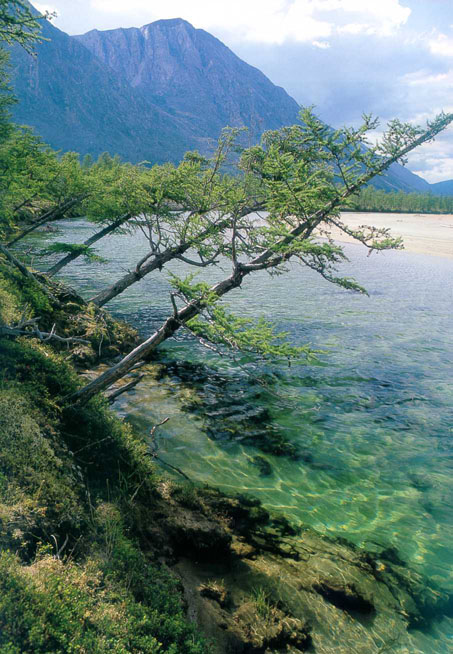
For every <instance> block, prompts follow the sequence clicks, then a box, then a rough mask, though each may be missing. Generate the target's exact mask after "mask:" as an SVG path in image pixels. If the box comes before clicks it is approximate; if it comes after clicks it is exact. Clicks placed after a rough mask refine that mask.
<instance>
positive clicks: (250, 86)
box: [11, 18, 453, 194]
mask: <svg viewBox="0 0 453 654" xmlns="http://www.w3.org/2000/svg"><path fill="white" fill-rule="evenodd" d="M43 36H44V37H45V38H46V39H48V40H47V41H44V42H42V43H41V44H39V45H38V46H37V47H36V52H37V54H36V57H32V56H30V55H28V54H27V53H26V52H24V51H23V50H22V49H20V48H18V47H14V48H13V49H12V51H11V61H12V66H13V71H14V72H13V75H12V77H13V85H14V89H15V93H16V95H17V97H18V99H19V103H18V104H17V105H16V107H15V108H14V111H13V114H14V120H15V121H16V122H18V123H20V124H26V125H31V126H33V127H35V128H36V131H37V132H38V133H39V134H40V135H41V136H42V137H43V139H44V140H45V141H46V142H48V143H49V144H50V145H51V146H52V147H54V148H56V149H61V150H63V151H68V150H75V151H77V152H80V153H81V154H87V153H89V154H91V155H93V156H94V157H97V156H98V155H99V154H100V153H101V152H104V151H109V152H111V153H112V154H119V155H121V157H122V158H123V159H124V160H127V161H131V162H134V163H135V162H138V161H144V160H146V161H149V162H151V163H162V162H165V161H173V162H177V161H179V160H180V159H181V158H182V156H183V154H184V152H186V151H187V150H193V149H198V150H200V151H202V152H204V153H206V152H209V151H210V149H212V147H213V144H214V143H215V142H216V140H217V138H218V136H219V133H220V131H221V129H222V127H224V126H226V125H229V126H247V127H248V128H249V132H248V137H247V138H248V139H249V142H250V143H253V142H256V141H257V140H258V138H259V135H260V134H261V133H262V132H263V131H265V130H267V129H278V128H279V127H282V126H283V125H290V124H293V123H295V122H296V121H297V116H298V112H299V105H298V104H297V102H296V101H295V100H294V99H293V98H291V97H290V96H289V95H288V94H287V93H286V91H284V89H282V88H281V87H279V86H275V85H274V84H273V83H272V82H271V81H270V80H269V79H268V78H267V77H266V76H265V75H264V74H263V73H261V72H260V71H259V70H258V69H257V68H254V67H253V66H250V65H248V64H247V63H245V62H244V61H242V60H241V59H240V58H239V57H237V56H236V55H235V54H234V53H233V52H232V51H231V50H230V49H229V48H227V47H226V46H225V45H224V44H223V43H221V41H219V40H218V39H216V38H215V37H214V36H212V35H211V34H208V33H207V32H205V31H204V30H200V29H195V28H194V27H192V25H190V23H188V22H187V21H185V20H182V19H180V18H177V19H171V20H159V21H156V22H154V23H151V24H149V25H145V26H144V27H141V28H129V29H121V28H120V29H114V30H108V31H104V32H100V31H98V30H92V31H91V32H88V33H87V34H83V35H80V36H69V35H68V34H65V33H64V32H62V31H61V30H59V29H57V28H56V27H54V26H53V25H52V24H51V23H49V22H48V21H44V22H43ZM309 103H310V99H309V98H307V104H309ZM451 184H453V182H452V183H451ZM374 185H375V186H377V187H379V188H386V189H388V190H390V189H394V190H399V189H402V190H404V191H419V192H429V191H431V192H433V193H437V192H440V189H439V191H437V189H436V188H435V187H437V186H438V185H430V184H428V182H426V181H425V180H423V179H422V178H421V177H418V176H417V175H414V174H413V173H411V172H410V171H409V170H407V169H406V168H404V167H402V166H400V165H398V164H394V165H393V166H392V167H391V169H390V170H389V172H388V173H387V175H386V176H385V177H381V178H378V179H377V180H376V181H375V183H374ZM442 194H443V193H442Z"/></svg>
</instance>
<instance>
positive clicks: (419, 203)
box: [348, 186, 453, 213]
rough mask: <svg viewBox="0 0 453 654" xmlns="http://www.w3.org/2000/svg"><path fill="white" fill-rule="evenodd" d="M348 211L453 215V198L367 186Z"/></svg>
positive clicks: (355, 198) (351, 203)
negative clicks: (390, 190)
mask: <svg viewBox="0 0 453 654" xmlns="http://www.w3.org/2000/svg"><path fill="white" fill-rule="evenodd" d="M348 209H349V210H352V211H374V212H395V213H453V197H451V196H440V195H432V194H431V193H404V191H398V192H396V191H392V192H390V193H389V192H388V191H383V190H382V189H376V188H374V187H373V186H367V187H366V188H363V189H362V190H361V191H360V193H359V194H358V195H357V196H355V197H354V198H353V199H352V200H351V202H350V205H349V207H348Z"/></svg>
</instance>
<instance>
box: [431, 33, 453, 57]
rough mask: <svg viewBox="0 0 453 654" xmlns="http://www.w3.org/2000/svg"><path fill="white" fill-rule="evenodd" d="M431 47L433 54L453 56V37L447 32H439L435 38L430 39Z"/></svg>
mask: <svg viewBox="0 0 453 654" xmlns="http://www.w3.org/2000/svg"><path fill="white" fill-rule="evenodd" d="M429 48H430V50H431V52H432V53H433V54H436V55H441V56H442V57H453V38H449V37H448V36H447V35H446V34H437V36H436V38H435V39H431V40H430V41H429Z"/></svg>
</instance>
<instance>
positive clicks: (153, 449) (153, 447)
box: [150, 418, 192, 483]
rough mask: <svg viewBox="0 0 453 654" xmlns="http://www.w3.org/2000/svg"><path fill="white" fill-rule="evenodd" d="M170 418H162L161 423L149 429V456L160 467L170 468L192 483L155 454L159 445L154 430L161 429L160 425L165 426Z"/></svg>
mask: <svg viewBox="0 0 453 654" xmlns="http://www.w3.org/2000/svg"><path fill="white" fill-rule="evenodd" d="M169 420H170V418H164V419H163V420H162V422H159V423H158V424H157V425H154V427H153V428H152V429H151V432H150V436H151V444H150V450H151V451H150V455H151V457H152V458H153V459H155V460H156V461H159V463H162V465H164V466H167V467H168V468H171V469H172V470H174V471H175V472H177V473H178V474H179V475H181V476H182V477H184V478H185V479H187V481H190V483H192V480H191V478H190V477H188V476H187V475H186V473H185V472H183V471H182V470H181V469H180V468H177V467H176V466H173V465H171V463H167V462H166V461H164V460H163V459H161V458H160V456H157V452H158V450H159V445H158V444H157V442H156V429H157V428H158V427H162V425H165V423H166V422H168V421H169Z"/></svg>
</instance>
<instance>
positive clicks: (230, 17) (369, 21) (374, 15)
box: [91, 0, 410, 44]
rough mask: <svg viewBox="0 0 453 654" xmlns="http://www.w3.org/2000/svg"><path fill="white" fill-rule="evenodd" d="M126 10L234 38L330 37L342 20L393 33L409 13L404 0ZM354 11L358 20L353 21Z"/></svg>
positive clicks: (302, 0)
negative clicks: (180, 21)
mask: <svg viewBox="0 0 453 654" xmlns="http://www.w3.org/2000/svg"><path fill="white" fill-rule="evenodd" d="M402 1H404V0H402ZM91 3H92V8H93V9H95V10H97V11H102V12H105V13H106V14H112V13H116V14H125V9H124V0H91ZM127 11H128V12H133V13H135V14H137V12H140V14H141V15H143V16H146V18H145V22H151V21H152V20H156V19H158V18H175V17H182V18H186V19H187V20H189V21H190V22H192V23H193V24H194V25H195V27H202V28H204V29H207V30H214V31H217V33H230V34H232V35H233V34H234V36H235V40H241V39H245V40H248V41H251V42H260V43H269V44H272V43H273V44H281V43H283V42H285V41H294V42H313V41H318V40H320V39H326V38H328V37H329V36H331V35H332V34H333V33H334V31H336V29H337V28H338V27H339V28H340V29H342V28H341V25H342V23H343V22H346V23H347V24H349V25H357V26H359V27H353V28H350V30H351V29H356V30H358V29H359V30H364V31H365V32H367V33H375V34H379V35H389V34H393V33H394V32H395V30H397V29H398V28H399V27H401V26H402V25H403V24H404V23H405V22H406V21H407V19H408V17H409V15H410V9H409V8H407V7H404V6H403V5H401V4H400V0H379V2H376V0H246V1H244V0H229V2H228V3H218V2H212V0H191V2H187V0H167V1H166V2H165V4H164V3H162V6H160V3H158V2H152V3H150V2H149V0H128V3H127ZM332 12H334V14H332ZM355 15H357V16H358V17H360V20H359V21H357V22H356V21H353V22H352V23H351V17H352V18H354V17H355ZM343 31H347V30H343ZM356 33H357V32H356Z"/></svg>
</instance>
